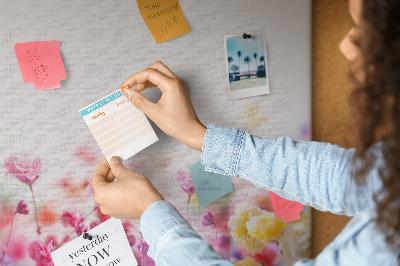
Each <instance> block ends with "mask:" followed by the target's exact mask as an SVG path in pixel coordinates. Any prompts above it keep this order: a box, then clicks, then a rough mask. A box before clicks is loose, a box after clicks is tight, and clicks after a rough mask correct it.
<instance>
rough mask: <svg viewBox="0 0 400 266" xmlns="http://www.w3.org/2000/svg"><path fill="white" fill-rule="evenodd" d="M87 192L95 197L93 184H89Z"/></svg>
mask: <svg viewBox="0 0 400 266" xmlns="http://www.w3.org/2000/svg"><path fill="white" fill-rule="evenodd" d="M86 192H87V193H88V194H89V195H93V194H94V190H93V186H92V183H89V184H88V185H87V187H86Z"/></svg>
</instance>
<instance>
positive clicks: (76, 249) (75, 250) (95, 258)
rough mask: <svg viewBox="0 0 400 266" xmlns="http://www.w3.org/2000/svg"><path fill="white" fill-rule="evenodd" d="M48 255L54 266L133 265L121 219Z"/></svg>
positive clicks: (107, 222) (133, 260)
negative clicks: (90, 238)
mask: <svg viewBox="0 0 400 266" xmlns="http://www.w3.org/2000/svg"><path fill="white" fill-rule="evenodd" d="M87 233H89V234H90V235H91V236H92V240H89V239H84V238H83V235H81V236H79V237H77V238H75V239H74V240H71V241H69V242H68V243H67V244H65V245H63V246H61V247H60V248H58V249H57V250H55V251H53V252H52V253H50V255H51V258H52V259H53V262H54V265H55V266H90V265H92V266H93V265H96V266H106V265H107V266H111V265H112V266H114V265H118V266H120V265H121V266H136V265H138V263H137V260H136V258H135V256H134V255H133V252H132V248H131V246H130V245H129V242H128V239H127V237H126V234H125V231H124V227H123V226H122V222H121V220H118V219H115V218H110V219H108V220H107V221H105V222H103V223H101V224H100V225H98V226H96V227H95V228H93V229H91V230H89V231H88V232H87Z"/></svg>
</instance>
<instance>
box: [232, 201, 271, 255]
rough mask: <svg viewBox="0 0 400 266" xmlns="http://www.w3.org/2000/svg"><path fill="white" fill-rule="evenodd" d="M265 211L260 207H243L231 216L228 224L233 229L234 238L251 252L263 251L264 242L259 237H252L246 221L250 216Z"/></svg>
mask: <svg viewBox="0 0 400 266" xmlns="http://www.w3.org/2000/svg"><path fill="white" fill-rule="evenodd" d="M263 212H266V211H263V210H261V209H260V208H258V207H252V208H246V207H244V208H241V209H239V210H238V211H237V213H236V215H232V216H231V217H230V218H229V222H228V226H229V228H230V229H231V235H232V237H233V239H234V240H235V241H236V242H237V243H239V244H240V245H241V246H242V247H243V248H244V249H246V250H247V252H249V253H252V254H254V253H256V252H261V250H262V248H263V247H264V245H265V244H264V243H263V242H262V241H260V240H259V239H257V238H254V237H252V236H251V235H250V234H249V232H248V230H247V226H246V223H247V221H249V219H250V218H252V217H254V216H259V215H261V214H263Z"/></svg>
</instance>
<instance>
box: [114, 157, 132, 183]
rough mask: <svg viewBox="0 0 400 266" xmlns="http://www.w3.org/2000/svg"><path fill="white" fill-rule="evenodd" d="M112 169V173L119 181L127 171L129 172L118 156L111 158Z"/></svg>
mask: <svg viewBox="0 0 400 266" xmlns="http://www.w3.org/2000/svg"><path fill="white" fill-rule="evenodd" d="M110 168H111V171H112V173H113V174H114V176H115V178H117V179H118V178H121V177H122V176H123V173H124V172H125V171H128V169H126V167H125V165H123V164H122V160H121V158H119V157H117V156H113V157H111V159H110Z"/></svg>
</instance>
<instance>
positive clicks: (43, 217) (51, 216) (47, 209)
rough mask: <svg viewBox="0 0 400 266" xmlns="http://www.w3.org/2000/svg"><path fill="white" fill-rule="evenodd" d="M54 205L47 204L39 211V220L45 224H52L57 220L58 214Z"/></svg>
mask: <svg viewBox="0 0 400 266" xmlns="http://www.w3.org/2000/svg"><path fill="white" fill-rule="evenodd" d="M54 209H55V208H54V206H51V205H50V206H49V205H45V206H44V207H43V208H41V209H40V211H39V213H38V219H39V222H40V223H41V224H43V225H52V224H54V223H55V222H56V221H57V214H56V212H54V211H53V210H54Z"/></svg>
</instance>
